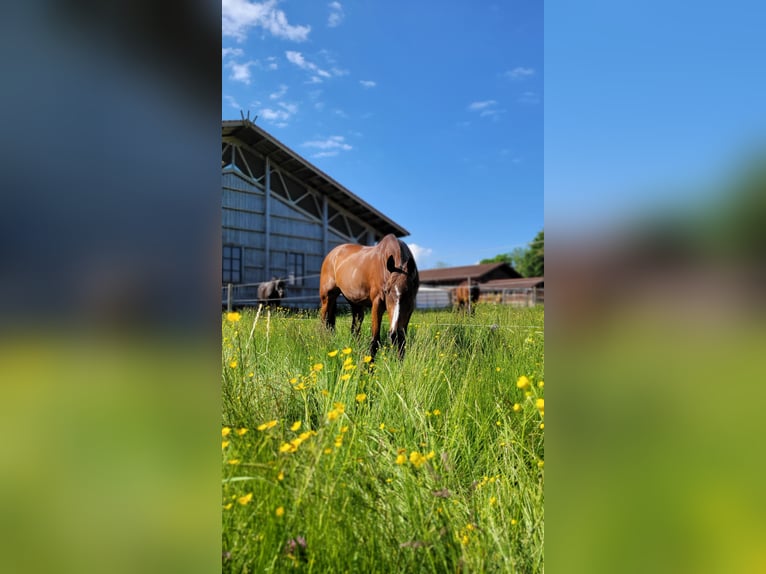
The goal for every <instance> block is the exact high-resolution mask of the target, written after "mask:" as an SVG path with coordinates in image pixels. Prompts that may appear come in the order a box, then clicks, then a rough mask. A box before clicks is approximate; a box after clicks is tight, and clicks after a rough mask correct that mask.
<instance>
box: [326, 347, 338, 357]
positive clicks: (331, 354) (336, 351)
mask: <svg viewBox="0 0 766 574" xmlns="http://www.w3.org/2000/svg"><path fill="white" fill-rule="evenodd" d="M337 354H338V349H335V350H334V351H330V352H329V353H327V356H328V357H334V356H335V355H337Z"/></svg>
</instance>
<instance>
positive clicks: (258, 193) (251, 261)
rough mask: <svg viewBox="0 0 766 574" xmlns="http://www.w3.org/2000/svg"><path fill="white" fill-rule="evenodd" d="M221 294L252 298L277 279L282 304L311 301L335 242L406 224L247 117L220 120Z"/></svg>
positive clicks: (377, 235) (378, 235)
mask: <svg viewBox="0 0 766 574" xmlns="http://www.w3.org/2000/svg"><path fill="white" fill-rule="evenodd" d="M221 160H222V161H221V164H222V170H223V184H222V185H223V192H222V247H223V252H222V274H221V282H222V285H223V298H224V300H225V299H226V296H227V289H228V287H227V286H228V285H229V284H231V285H232V298H233V303H234V304H235V305H238V306H244V305H254V304H255V303H256V301H257V296H256V290H257V285H258V284H259V283H260V282H263V281H268V280H270V279H271V278H272V277H277V278H281V279H284V280H285V282H286V284H287V285H286V295H285V299H284V301H283V305H284V306H286V307H303V308H315V307H318V306H319V272H320V269H321V266H322V261H323V260H324V257H325V255H326V254H327V253H328V252H329V251H330V250H331V249H332V248H333V247H335V246H336V245H340V244H341V243H359V244H362V245H374V244H375V243H377V242H378V241H379V240H380V239H382V238H383V236H384V235H386V234H388V233H393V234H394V235H396V236H397V237H402V236H405V235H408V234H409V232H408V231H407V230H406V229H404V228H403V227H402V226H400V225H398V224H397V223H395V222H394V221H392V220H391V219H390V218H388V217H386V216H385V215H383V214H382V213H381V212H379V211H378V210H377V209H375V208H374V207H372V206H371V205H369V204H368V203H366V202H365V201H364V200H362V199H361V198H359V197H358V196H356V195H354V194H353V193H352V192H351V191H349V190H348V189H346V188H345V187H344V186H343V185H341V184H340V183H338V182H337V181H335V180H334V179H333V178H332V177H330V176H329V175H327V174H326V173H324V172H323V171H321V170H320V169H319V168H317V167H316V166H314V165H312V164H311V163H309V162H308V161H307V160H306V159H304V158H302V157H301V156H300V155H298V154H297V153H296V152H294V151H293V150H291V149H290V148H288V147H287V146H286V145H284V144H283V143H281V142H280V141H278V140H277V139H276V138H274V137H273V136H272V135H270V134H268V133H267V132H266V131H264V130H263V129H261V128H260V127H259V126H257V125H255V124H254V123H253V122H251V121H250V120H248V119H242V120H234V121H223V122H222V156H221Z"/></svg>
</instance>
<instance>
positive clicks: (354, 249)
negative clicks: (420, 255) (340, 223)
mask: <svg viewBox="0 0 766 574" xmlns="http://www.w3.org/2000/svg"><path fill="white" fill-rule="evenodd" d="M419 286H420V276H419V275H418V268H417V266H416V265H415V259H414V258H413V256H412V253H411V252H410V250H409V248H408V247H407V245H406V244H405V243H404V242H403V241H400V240H399V239H397V238H396V236H395V235H393V234H389V235H386V236H385V237H384V238H383V239H381V241H380V243H378V244H377V245H376V246H374V247H365V246H362V245H357V244H354V243H344V244H343V245H338V246H337V247H336V248H335V249H333V250H332V251H330V253H328V254H327V257H325V260H324V262H323V263H322V273H321V275H320V279H319V297H320V298H321V300H322V321H323V322H324V324H325V325H326V326H328V327H329V328H331V329H334V328H335V311H336V302H337V299H338V296H339V295H340V294H341V293H342V294H343V296H344V297H345V298H346V300H348V302H349V303H350V304H351V314H352V316H353V318H352V320H351V332H352V333H353V334H354V336H357V337H358V336H359V332H360V330H361V328H362V320H363V319H364V309H365V308H366V307H372V343H371V344H370V356H371V357H372V358H373V360H374V359H375V355H376V353H377V352H378V347H380V324H381V321H382V319H383V312H384V311H385V310H386V309H388V315H389V317H390V319H391V326H390V328H389V331H388V333H389V337H390V339H391V343H392V344H394V345H396V347H397V349H398V351H399V357H400V358H404V345H405V338H406V335H407V325H408V324H409V322H410V316H411V315H412V311H413V310H414V309H415V296H416V295H417V293H418V287H419Z"/></svg>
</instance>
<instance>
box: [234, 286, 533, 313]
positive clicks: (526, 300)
mask: <svg viewBox="0 0 766 574" xmlns="http://www.w3.org/2000/svg"><path fill="white" fill-rule="evenodd" d="M258 285H260V283H240V284H231V283H229V284H227V285H224V286H222V288H221V303H222V305H223V306H225V307H226V309H228V310H231V309H232V308H233V307H256V306H257V305H258V304H259V303H266V301H264V300H263V299H259V298H258ZM455 289H456V287H452V286H450V287H430V286H427V285H423V286H422V287H421V289H420V291H418V296H417V308H418V309H448V308H450V307H452V306H453V304H454V291H455ZM480 289H481V291H480V296H479V302H484V303H494V304H503V305H513V306H516V307H534V306H535V305H541V304H545V288H542V287H524V288H506V289H486V288H482V287H480ZM287 293H288V294H287V296H285V297H283V298H282V302H281V305H282V306H283V307H296V308H303V309H317V308H319V304H320V301H319V294H318V293H317V290H316V288H315V287H303V286H290V285H287ZM338 303H339V304H340V305H341V306H346V305H348V303H347V302H346V301H345V299H343V297H342V296H341V298H340V299H339V300H338Z"/></svg>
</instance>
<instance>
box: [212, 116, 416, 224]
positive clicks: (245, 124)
mask: <svg viewBox="0 0 766 574" xmlns="http://www.w3.org/2000/svg"><path fill="white" fill-rule="evenodd" d="M221 127H222V128H227V127H228V128H236V127H241V128H243V129H248V130H252V131H254V132H255V133H257V134H258V135H260V136H262V137H264V138H266V139H268V140H269V141H271V142H272V143H273V144H274V145H276V146H277V147H279V148H280V149H282V151H284V152H285V153H287V154H289V155H290V156H292V157H293V158H295V159H296V160H297V161H299V162H301V163H302V164H303V165H304V166H305V167H306V168H307V169H309V170H311V171H313V172H314V173H315V174H316V175H317V176H319V177H321V178H323V179H325V180H326V181H327V182H328V183H329V184H330V185H333V186H334V187H336V188H337V189H339V190H340V191H341V192H343V193H344V194H346V195H347V196H348V197H350V198H351V199H352V200H353V201H355V202H357V203H359V204H360V205H361V206H362V207H364V208H365V209H366V210H369V211H370V212H371V213H373V214H374V215H375V216H377V217H379V218H381V219H382V220H384V221H385V222H387V223H388V224H389V225H390V226H391V227H393V228H394V229H396V230H398V231H401V232H402V233H401V235H398V237H406V236H408V235H410V232H409V231H408V230H407V229H405V228H404V227H402V226H401V225H399V224H398V223H396V222H395V221H394V220H392V219H391V218H390V217H388V216H386V215H384V214H383V213H381V212H380V211H378V210H377V209H375V208H374V207H373V206H371V205H370V204H369V203H367V202H366V201H364V200H363V199H362V198H361V197H359V196H358V195H356V194H355V193H353V192H352V191H351V190H349V189H348V188H347V187H345V186H344V185H342V184H340V183H338V182H337V181H336V180H335V179H334V178H332V177H330V176H329V175H327V174H326V173H325V172H323V171H322V170H321V169H319V168H318V167H316V166H315V165H314V164H312V163H311V162H310V161H308V160H307V159H306V158H304V157H303V156H301V155H300V154H299V153H297V152H295V151H294V150H292V149H291V148H289V147H288V146H286V145H285V144H283V143H282V142H281V141H279V140H278V139H277V138H275V137H274V136H273V135H271V134H270V133H269V132H267V131H266V130H264V129H262V128H261V127H260V126H257V125H255V124H254V123H253V122H252V121H250V120H248V119H243V120H221Z"/></svg>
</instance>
